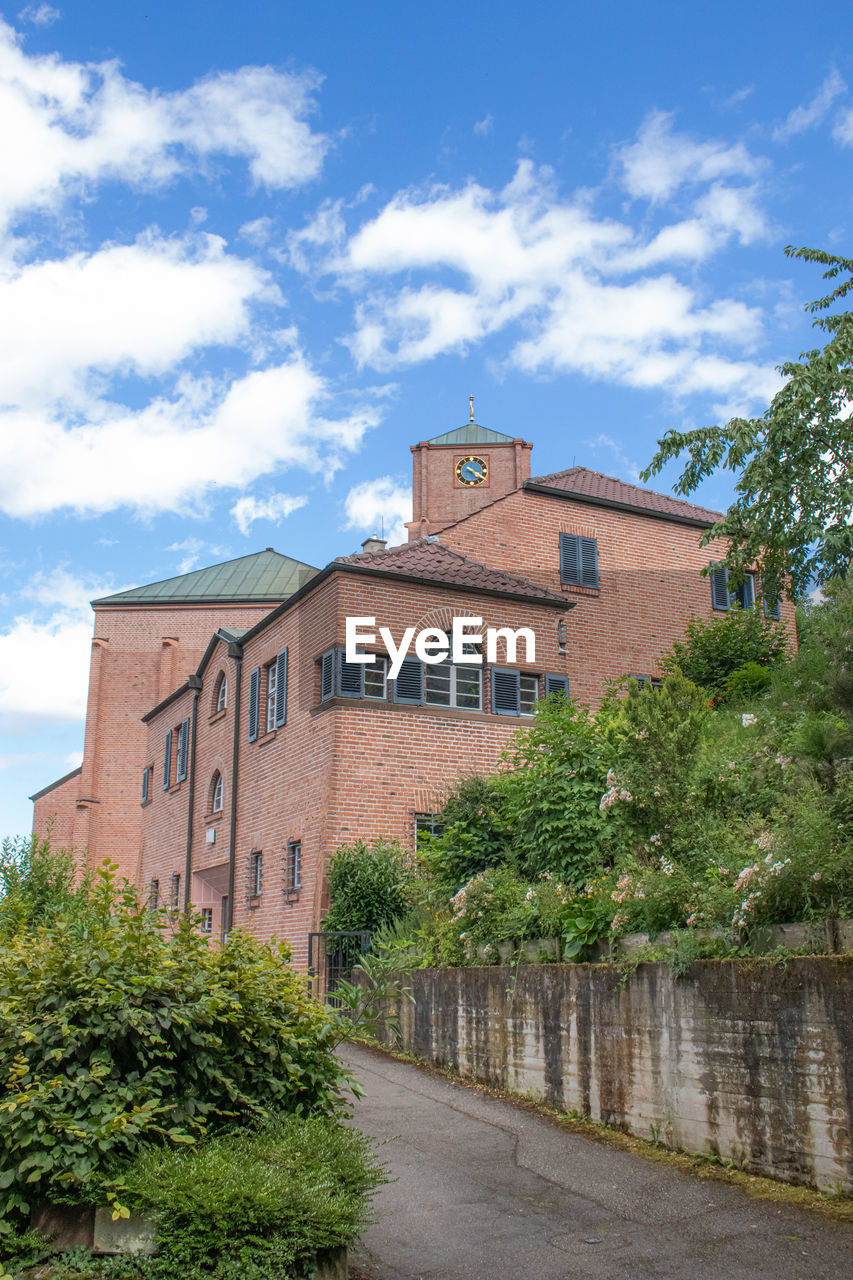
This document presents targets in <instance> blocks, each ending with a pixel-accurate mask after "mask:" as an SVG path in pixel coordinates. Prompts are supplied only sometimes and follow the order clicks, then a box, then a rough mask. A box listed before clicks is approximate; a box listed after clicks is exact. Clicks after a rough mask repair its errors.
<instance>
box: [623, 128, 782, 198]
mask: <svg viewBox="0 0 853 1280" xmlns="http://www.w3.org/2000/svg"><path fill="white" fill-rule="evenodd" d="M672 119H673V117H672V115H671V114H668V113H667V112H664V111H653V112H652V113H651V115H649V117H648V118H647V119H646V121H645V123H644V124H643V125H642V127H641V128H640V131H639V133H638V135H637V140H636V142H632V143H630V144H629V145H628V146H626V147H623V148H621V150H620V151H619V152H618V153H617V159H618V161H619V163H620V165H621V169H622V177H623V181H624V184H625V189H626V190H627V191H628V193H629V194H630V195H632V196H636V197H639V198H641V199H645V200H651V201H653V202H654V201H661V200H665V199H667V198H668V197H669V196H671V195H673V193H674V192H675V191H676V190H677V189H678V188H679V187H680V186H682V185H683V184H684V183H700V182H713V181H715V180H717V179H718V178H730V177H742V178H752V177H755V176H756V174H757V173H758V170H759V168H760V165H759V163H758V161H757V160H756V159H755V157H754V156H752V155H750V153H749V152H748V151H747V149H746V148H745V147H744V146H743V144H742V143H739V142H738V143H734V144H731V143H727V142H718V141H707V142H697V141H696V140H695V139H693V138H691V137H690V136H689V135H688V134H685V133H676V132H674V130H673V128H672Z"/></svg>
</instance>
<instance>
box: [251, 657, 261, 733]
mask: <svg viewBox="0 0 853 1280" xmlns="http://www.w3.org/2000/svg"><path fill="white" fill-rule="evenodd" d="M260 701H261V669H260V667H255V669H254V670H253V671H252V673H251V674H250V676H249V741H250V742H254V741H255V739H256V738H257V736H258V707H259V706H260Z"/></svg>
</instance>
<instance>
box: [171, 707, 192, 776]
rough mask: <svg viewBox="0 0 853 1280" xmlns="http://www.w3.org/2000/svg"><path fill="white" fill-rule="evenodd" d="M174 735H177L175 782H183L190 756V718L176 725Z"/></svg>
mask: <svg viewBox="0 0 853 1280" xmlns="http://www.w3.org/2000/svg"><path fill="white" fill-rule="evenodd" d="M175 733H176V734H177V735H178V750H177V762H176V769H175V781H176V782H183V781H184V779H185V778H186V776H187V766H188V762H189V755H190V718H189V716H187V717H186V719H184V720H182V721H181V723H180V724H179V725H178V727H177V729H176V730H175Z"/></svg>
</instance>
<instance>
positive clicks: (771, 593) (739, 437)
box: [642, 245, 853, 599]
mask: <svg viewBox="0 0 853 1280" xmlns="http://www.w3.org/2000/svg"><path fill="white" fill-rule="evenodd" d="M785 253H786V255H787V256H788V257H789V258H802V259H804V260H805V261H806V262H818V263H821V264H822V265H823V266H825V267H826V270H825V271H824V273H823V278H824V280H837V279H838V278H839V277H841V281H840V283H839V284H837V285H835V287H834V288H833V289H832V291H831V293H828V294H827V295H826V297H823V298H818V299H817V300H816V301H814V302H811V303H808V304H807V306H806V311H807V312H810V313H811V314H813V315H815V316H816V319H815V321H814V327H815V328H816V329H819V330H821V331H822V333H823V334H825V335H827V340H826V343H825V345H824V346H823V347H816V348H815V349H814V350H813V351H804V352H803V353H802V354H801V355H800V358H799V360H797V361H790V362H788V363H786V364H783V365H780V366H779V373H780V374H781V375H782V376H783V377H784V378H785V379H786V382H785V384H784V386H783V387H782V389H781V390H780V391H779V392H778V393H777V394H776V395H775V396H774V397H773V400H772V401H771V404H770V407H769V408H768V409H767V411H766V412H765V413H764V414H762V416H761V417H760V418H732V419H731V421H730V422H727V423H726V424H725V426H716V427H702V428H698V429H697V430H694V431H669V432H667V434H666V435H665V436H664V438H663V439H662V440H659V441H658V452H657V453H656V454H655V456H654V458H653V459H652V461H651V462H650V463H649V466H648V467H647V468H646V470H645V471H644V472H643V475H642V478H643V479H644V480H648V479H649V478H650V477H651V476H653V475H656V474H657V473H658V472H659V471H660V470H661V469H662V468H663V466H664V465H665V464H666V463H667V462H669V461H670V460H671V459H673V458H678V457H680V455H681V454H682V453H684V452H685V451H686V452H687V455H688V461H687V463H686V465H685V466H684V469H683V471H682V473H681V476H680V477H679V479H678V481H677V482H676V484H675V486H674V488H675V491H676V493H680V494H684V495H687V494H689V493H691V492H692V491H693V490H694V489H695V488H696V487H697V485H699V483H700V482H701V481H702V480H704V479H705V478H706V477H707V476H709V475H711V473H712V472H714V471H716V470H717V469H718V468H720V467H722V468H724V469H725V470H728V471H733V472H735V473H736V474H737V476H738V480H737V483H736V485H735V492H736V494H737V496H736V498H735V500H734V502H733V503H732V505H731V506H730V507H729V509H728V511H727V512H726V514H725V517H724V518H723V519H722V520H721V521H719V523H717V524H715V525H714V526H713V528H711V529H709V530H708V531H707V533H706V534H705V535H704V537H703V544H705V543H708V542H710V541H711V540H712V539H714V538H719V537H723V538H727V539H728V540H729V543H728V551H727V552H726V555H725V557H724V558H723V557H722V556H721V563H725V565H726V567H727V568H728V569H729V571H730V573H731V576H732V579H733V581H734V582H735V583H737V582H738V581H739V580H741V579H742V577H743V575H744V574H745V573H746V572H747V571H748V570H749V569H751V568H752V567H753V566H755V565H757V566H758V567H759V571H760V574H761V576H762V578H763V580H764V593H765V596H766V597H768V598H771V599H774V598H780V597H781V596H783V595H785V594H787V595H788V596H789V597H791V598H794V597H796V596H799V595H801V594H802V593H803V592H804V591H805V590H806V589H807V587H808V586H809V585H810V584H812V583H815V582H816V583H824V582H827V581H829V579H831V578H837V577H842V578H843V577H846V576H847V572H848V569H849V567H850V562H851V556H853V523H851V522H853V418H851V412H853V312H850V311H845V310H841V309H836V304H837V303H838V302H839V301H840V300H841V299H842V298H845V297H846V296H847V294H848V293H849V291H850V289H851V288H853V261H851V260H850V259H849V258H840V257H837V256H836V255H834V254H831V253H826V252H824V251H823V250H821V249H795V248H794V247H793V245H788V247H787V248H786V249H785Z"/></svg>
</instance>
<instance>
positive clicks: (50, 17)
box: [18, 4, 62, 27]
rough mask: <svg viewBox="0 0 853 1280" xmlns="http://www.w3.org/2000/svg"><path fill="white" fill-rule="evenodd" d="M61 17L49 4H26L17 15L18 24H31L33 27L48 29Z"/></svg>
mask: <svg viewBox="0 0 853 1280" xmlns="http://www.w3.org/2000/svg"><path fill="white" fill-rule="evenodd" d="M61 17H62V14H61V13H60V12H59V10H58V9H54V7H53V5H51V4H28V5H27V6H26V8H24V9H22V10H21V12H20V13H19V14H18V21H19V22H29V23H32V25H33V26H34V27H50V26H53V24H54V22H57V21H58V20H59V19H60V18H61Z"/></svg>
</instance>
